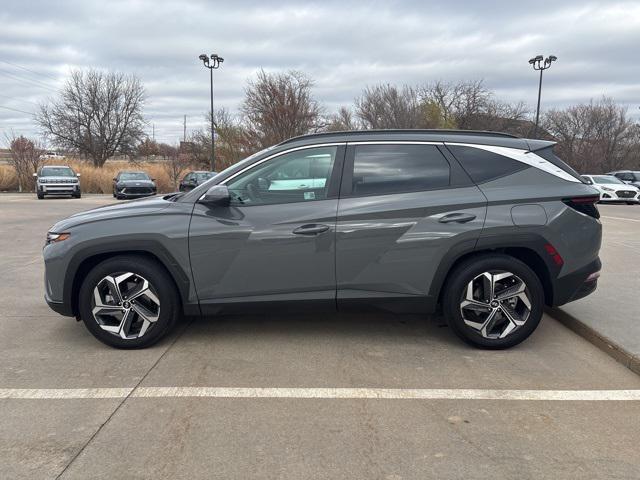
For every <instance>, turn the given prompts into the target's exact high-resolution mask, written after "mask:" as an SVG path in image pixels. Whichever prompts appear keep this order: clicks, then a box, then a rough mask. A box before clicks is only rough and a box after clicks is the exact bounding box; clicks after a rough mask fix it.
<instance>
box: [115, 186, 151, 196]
mask: <svg viewBox="0 0 640 480" xmlns="http://www.w3.org/2000/svg"><path fill="white" fill-rule="evenodd" d="M156 193H157V190H156V189H155V188H150V187H124V188H121V189H119V190H118V189H116V195H118V196H120V197H123V198H140V197H150V196H152V195H155V194H156Z"/></svg>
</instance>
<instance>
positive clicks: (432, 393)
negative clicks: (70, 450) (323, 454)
mask: <svg viewBox="0 0 640 480" xmlns="http://www.w3.org/2000/svg"><path fill="white" fill-rule="evenodd" d="M129 395H130V396H131V397H134V398H185V397H192V398H193V397H200V398H258V399H259V398H293V399H305V398H315V399H387V400H529V401H536V400H537V401H539V400H544V401H640V390H493V389H459V388H443V389H439V388H436V389H432V388H409V389H405V388H270V387H266V388H243V387H139V388H137V389H135V390H133V391H132V389H131V388H55V389H22V388H4V389H0V399H3V398H4V399H50V400H73V399H95V398H125V397H127V396H129Z"/></svg>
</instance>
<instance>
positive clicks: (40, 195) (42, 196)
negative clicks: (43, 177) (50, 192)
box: [37, 192, 44, 200]
mask: <svg viewBox="0 0 640 480" xmlns="http://www.w3.org/2000/svg"><path fill="white" fill-rule="evenodd" d="M37 196H38V200H43V199H44V193H41V192H38V193H37Z"/></svg>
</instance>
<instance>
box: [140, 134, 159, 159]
mask: <svg viewBox="0 0 640 480" xmlns="http://www.w3.org/2000/svg"><path fill="white" fill-rule="evenodd" d="M136 153H137V154H138V156H140V157H145V158H147V157H151V156H153V155H159V154H160V149H159V148H158V142H156V141H155V140H152V139H150V138H149V137H147V138H145V139H144V140H143V141H142V142H141V143H140V144H139V145H138V146H137V147H136Z"/></svg>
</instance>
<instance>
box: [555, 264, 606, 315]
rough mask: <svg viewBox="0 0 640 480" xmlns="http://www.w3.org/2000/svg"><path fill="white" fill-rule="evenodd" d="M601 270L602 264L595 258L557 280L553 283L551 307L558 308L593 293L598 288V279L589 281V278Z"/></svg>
mask: <svg viewBox="0 0 640 480" xmlns="http://www.w3.org/2000/svg"><path fill="white" fill-rule="evenodd" d="M601 268H602V262H601V261H600V258H596V259H595V260H594V261H593V262H591V263H589V264H588V265H586V266H584V267H582V268H581V269H579V270H577V271H575V272H573V273H570V274H569V275H565V276H564V277H560V278H557V279H556V280H555V282H554V289H553V290H554V291H553V305H551V306H553V307H559V306H560V305H564V304H565V303H569V302H573V301H574V300H579V299H581V298H584V297H586V296H587V295H590V294H591V293H593V292H594V291H595V290H596V288H597V286H598V279H597V278H596V279H593V280H590V279H589V276H590V275H592V274H593V273H596V272H599V271H600V269H601Z"/></svg>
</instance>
